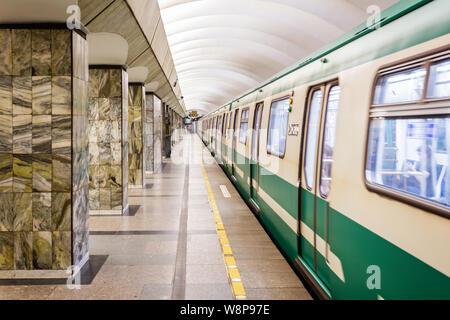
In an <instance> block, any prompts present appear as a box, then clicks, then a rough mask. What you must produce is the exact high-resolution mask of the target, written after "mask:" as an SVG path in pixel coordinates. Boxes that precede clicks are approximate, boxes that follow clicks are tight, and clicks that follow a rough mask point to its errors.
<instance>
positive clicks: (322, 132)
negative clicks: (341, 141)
mask: <svg viewBox="0 0 450 320" xmlns="http://www.w3.org/2000/svg"><path fill="white" fill-rule="evenodd" d="M339 98H340V87H339V85H338V83H337V82H330V83H326V84H323V85H320V86H317V87H314V88H312V90H311V92H310V95H309V99H308V107H307V109H306V112H307V118H306V119H307V122H306V125H305V128H304V130H305V132H304V135H303V137H304V143H303V146H304V150H303V164H302V167H303V168H302V170H303V171H302V172H303V179H302V185H301V188H300V190H299V193H300V194H299V195H300V210H301V212H300V215H299V216H300V219H299V223H300V226H299V230H300V239H299V251H300V257H301V258H302V259H303V261H304V262H305V263H306V264H307V265H308V267H309V269H310V271H311V272H313V273H314V274H315V275H317V276H318V277H319V279H320V280H321V281H322V282H323V284H324V285H325V286H327V287H329V269H330V268H329V254H330V246H329V243H328V229H329V227H330V225H329V221H330V219H329V217H330V206H329V201H328V194H329V192H330V188H331V169H332V166H333V151H334V144H335V133H336V119H337V112H338V107H339Z"/></svg>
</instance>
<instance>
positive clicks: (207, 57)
mask: <svg viewBox="0 0 450 320" xmlns="http://www.w3.org/2000/svg"><path fill="white" fill-rule="evenodd" d="M158 1H159V6H160V8H161V17H162V20H163V22H164V28H165V30H166V33H167V36H168V42H169V46H170V50H171V52H172V56H173V60H174V63H175V68H176V70H177V73H178V79H179V83H180V85H181V90H182V92H183V95H184V102H185V105H186V108H187V110H190V109H195V110H200V111H203V113H204V112H208V111H212V110H214V109H215V108H217V107H220V106H221V105H223V104H225V103H227V102H228V101H230V100H231V99H232V98H234V97H236V96H237V95H239V94H241V93H243V92H245V91H247V90H248V89H251V88H252V87H255V86H256V85H258V84H259V83H261V82H263V81H264V80H266V79H267V78H269V77H270V76H272V75H274V74H275V73H277V72H279V71H281V70H282V69H284V68H286V67H288V66H289V65H291V64H293V63H295V62H296V61H298V60H299V59H301V58H302V57H304V56H306V55H308V54H310V53H312V52H313V51H315V50H317V49H319V48H320V47H322V46H324V45H325V44H327V43H329V42H331V41H333V40H335V39H336V38H338V37H339V36H341V35H342V34H344V33H345V32H347V31H349V30H351V29H352V28H354V27H356V26H357V25H359V24H361V23H362V22H364V21H365V20H367V19H368V18H369V16H370V15H371V14H373V10H374V7H373V6H374V5H375V6H378V7H379V9H381V10H384V9H386V8H387V7H389V6H391V5H392V4H394V3H396V2H398V0H314V1H311V0H245V1H243V0H158ZM375 9H376V8H375Z"/></svg>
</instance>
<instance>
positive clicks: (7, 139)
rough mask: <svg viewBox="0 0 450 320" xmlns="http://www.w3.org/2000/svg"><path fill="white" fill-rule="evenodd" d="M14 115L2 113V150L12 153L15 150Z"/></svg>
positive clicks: (0, 126) (0, 146) (0, 137)
mask: <svg viewBox="0 0 450 320" xmlns="http://www.w3.org/2000/svg"><path fill="white" fill-rule="evenodd" d="M12 139H13V117H12V116H10V115H0V152H4V153H12V151H13V142H12Z"/></svg>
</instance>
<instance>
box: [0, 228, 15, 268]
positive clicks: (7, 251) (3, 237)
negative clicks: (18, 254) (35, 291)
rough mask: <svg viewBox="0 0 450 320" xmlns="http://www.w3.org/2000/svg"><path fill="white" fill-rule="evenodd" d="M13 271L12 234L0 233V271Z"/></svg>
mask: <svg viewBox="0 0 450 320" xmlns="http://www.w3.org/2000/svg"><path fill="white" fill-rule="evenodd" d="M12 269H14V233H13V232H2V231H0V270H12Z"/></svg>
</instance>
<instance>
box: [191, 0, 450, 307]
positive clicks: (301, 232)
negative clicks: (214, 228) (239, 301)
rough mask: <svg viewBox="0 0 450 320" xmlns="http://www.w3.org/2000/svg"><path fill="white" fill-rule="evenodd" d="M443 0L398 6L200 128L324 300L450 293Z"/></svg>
mask: <svg viewBox="0 0 450 320" xmlns="http://www.w3.org/2000/svg"><path fill="white" fill-rule="evenodd" d="M449 16H450V1H447V0H434V1H419V0H417V1H400V2H398V3H397V4H396V5H394V6H392V7H391V8H389V9H387V10H385V11H384V12H383V13H382V15H381V19H380V21H379V22H378V23H377V24H375V25H369V26H368V25H366V24H364V25H361V26H358V27H357V28H355V29H354V30H352V31H351V32H350V33H348V34H346V35H344V36H343V37H342V38H341V39H339V40H338V41H336V42H335V43H332V44H330V45H329V46H327V47H326V48H323V49H322V50H319V51H318V52H315V53H314V54H312V55H311V56H309V57H306V58H305V59H304V60H302V61H300V63H299V64H297V65H295V66H293V67H292V68H290V69H288V70H286V71H284V72H282V73H281V74H279V75H277V76H276V77H275V78H273V79H270V80H269V81H267V82H266V83H264V84H262V85H261V86H260V87H258V88H256V89H254V90H251V91H249V92H248V93H246V94H245V95H243V96H241V97H239V98H237V99H235V100H233V101H232V102H231V103H230V104H227V105H225V106H223V107H221V108H219V109H217V110H216V111H214V112H213V113H211V114H209V115H207V116H205V117H204V118H203V119H202V121H201V126H200V131H199V134H200V136H201V138H202V139H203V141H204V143H205V144H206V145H207V146H208V148H209V149H210V151H211V152H212V153H213V155H214V156H215V157H216V160H217V161H218V163H219V164H220V165H221V166H222V167H223V169H224V171H225V172H226V174H227V175H228V176H229V178H230V179H231V180H232V181H233V183H234V184H235V186H236V188H237V189H238V190H239V192H240V193H241V195H242V197H243V198H244V199H245V201H246V202H247V203H248V204H249V206H250V207H251V208H252V209H253V211H254V212H255V214H256V215H257V216H258V218H259V219H260V221H261V223H262V224H264V226H265V227H266V229H267V230H268V232H270V234H271V236H272V238H273V239H274V241H276V243H277V244H278V245H279V247H280V248H281V249H282V251H283V252H284V254H285V256H286V257H287V259H288V260H289V261H290V263H291V264H292V265H293V266H295V268H297V270H298V271H299V272H300V274H301V275H302V277H303V279H305V280H306V281H307V282H308V283H309V285H310V286H311V288H312V290H314V291H315V293H316V294H317V295H318V296H319V297H320V298H323V299H450V278H449V276H450V249H449V245H450V221H449V218H450V157H449V155H450V34H449V31H450V23H449V22H450V20H449Z"/></svg>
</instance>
